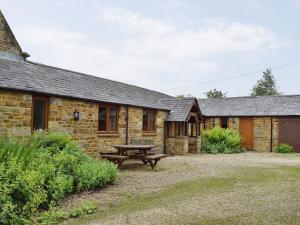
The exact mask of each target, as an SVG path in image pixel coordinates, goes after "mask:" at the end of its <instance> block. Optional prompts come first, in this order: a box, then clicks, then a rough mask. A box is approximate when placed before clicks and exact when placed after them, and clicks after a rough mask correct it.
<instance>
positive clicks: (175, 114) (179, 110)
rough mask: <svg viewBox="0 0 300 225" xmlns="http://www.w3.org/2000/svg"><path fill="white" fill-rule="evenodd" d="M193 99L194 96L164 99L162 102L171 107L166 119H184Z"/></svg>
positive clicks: (194, 99) (193, 102)
mask: <svg viewBox="0 0 300 225" xmlns="http://www.w3.org/2000/svg"><path fill="white" fill-rule="evenodd" d="M195 101H197V99H196V98H173V99H164V100H163V103H164V104H165V105H166V106H168V107H169V108H170V109H171V112H170V114H169V115H168V117H167V118H166V121H169V122H171V121H177V122H179V121H186V119H187V117H188V115H189V113H190V111H191V108H192V107H193V105H194V104H195Z"/></svg>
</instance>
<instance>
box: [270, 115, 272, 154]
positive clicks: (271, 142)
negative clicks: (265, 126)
mask: <svg viewBox="0 0 300 225" xmlns="http://www.w3.org/2000/svg"><path fill="white" fill-rule="evenodd" d="M270 152H273V116H271V140H270Z"/></svg>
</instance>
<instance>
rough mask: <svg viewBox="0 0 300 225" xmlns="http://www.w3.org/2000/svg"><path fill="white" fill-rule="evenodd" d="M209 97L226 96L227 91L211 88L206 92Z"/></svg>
mask: <svg viewBox="0 0 300 225" xmlns="http://www.w3.org/2000/svg"><path fill="white" fill-rule="evenodd" d="M204 94H205V95H206V97H207V98H225V97H226V92H222V91H220V90H217V89H213V90H210V91H208V92H205V93H204Z"/></svg>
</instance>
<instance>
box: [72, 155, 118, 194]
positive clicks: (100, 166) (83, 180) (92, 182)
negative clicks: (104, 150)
mask: <svg viewBox="0 0 300 225" xmlns="http://www.w3.org/2000/svg"><path fill="white" fill-rule="evenodd" d="M74 172H75V176H76V178H77V190H78V191H82V190H84V189H92V188H96V187H102V186H104V185H105V184H107V183H111V182H113V181H115V179H116V177H117V166H116V165H115V164H113V163H110V162H106V161H98V160H93V161H90V162H84V163H82V164H81V165H78V166H77V167H76V169H75V171H74Z"/></svg>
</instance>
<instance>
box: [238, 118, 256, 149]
mask: <svg viewBox="0 0 300 225" xmlns="http://www.w3.org/2000/svg"><path fill="white" fill-rule="evenodd" d="M240 134H241V136H242V140H243V146H244V147H245V148H247V149H248V150H252V149H253V137H254V134H253V118H251V117H241V118H240Z"/></svg>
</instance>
